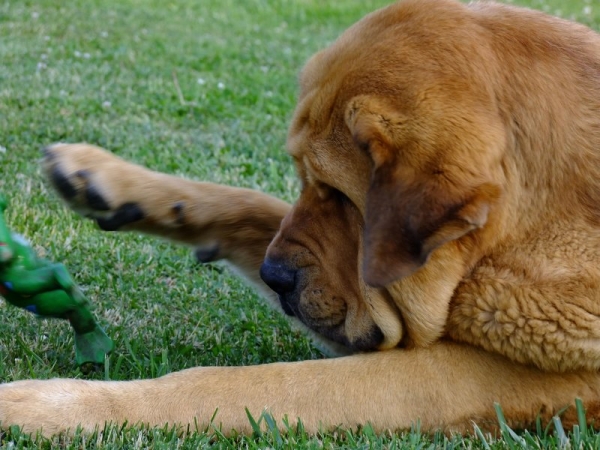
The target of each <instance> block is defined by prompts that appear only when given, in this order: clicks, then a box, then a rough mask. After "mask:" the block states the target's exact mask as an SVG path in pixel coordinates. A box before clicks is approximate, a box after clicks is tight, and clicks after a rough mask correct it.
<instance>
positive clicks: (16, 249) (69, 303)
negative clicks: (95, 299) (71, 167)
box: [0, 194, 114, 365]
mask: <svg viewBox="0 0 600 450" xmlns="http://www.w3.org/2000/svg"><path fill="white" fill-rule="evenodd" d="M6 206H7V202H6V199H5V198H4V197H3V196H2V195H1V194H0V295H1V296H2V297H4V298H5V299H6V300H7V301H8V303H11V304H13V305H15V306H18V307H20V308H23V309H26V310H27V311H29V312H32V313H34V314H37V315H39V316H42V317H55V318H59V319H66V320H68V321H69V323H70V324H71V326H72V327H73V329H74V330H75V361H76V362H77V364H78V365H82V364H85V363H96V364H101V363H103V362H104V359H105V357H106V354H107V353H109V352H110V351H112V349H113V347H114V344H113V342H112V340H111V339H110V338H109V337H108V336H107V335H106V334H105V333H104V331H103V330H102V328H100V327H99V326H98V324H97V323H96V321H95V320H94V317H93V316H92V313H91V312H90V310H89V309H88V301H87V299H86V298H85V296H84V295H83V293H82V292H81V290H80V289H79V288H78V287H77V285H76V284H75V282H74V281H73V279H72V278H71V276H70V275H69V272H67V269H66V268H65V266H64V265H62V264H55V263H51V262H49V261H46V260H44V259H41V258H39V257H38V256H37V255H36V254H35V252H34V251H33V249H32V248H31V246H30V245H29V243H28V242H27V241H26V240H25V239H24V238H23V237H22V236H20V235H18V234H14V233H11V231H10V230H9V229H8V226H7V225H6V222H5V221H4V211H5V209H6Z"/></svg>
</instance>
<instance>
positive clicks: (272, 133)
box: [0, 0, 600, 448]
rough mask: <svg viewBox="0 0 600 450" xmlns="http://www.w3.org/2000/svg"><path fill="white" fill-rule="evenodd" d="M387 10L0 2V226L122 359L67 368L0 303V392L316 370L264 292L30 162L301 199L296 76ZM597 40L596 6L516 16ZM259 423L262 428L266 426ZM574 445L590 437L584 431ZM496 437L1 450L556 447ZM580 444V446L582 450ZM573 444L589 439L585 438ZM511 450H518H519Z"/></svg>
mask: <svg viewBox="0 0 600 450" xmlns="http://www.w3.org/2000/svg"><path fill="white" fill-rule="evenodd" d="M385 3H387V2H386V1H385V0H361V1H358V0H338V1H336V2H327V1H321V0H297V1H286V0H244V1H237V0H202V1H197V0H180V1H163V0H160V1H159V0H144V1H142V0H119V1H117V0H105V1H100V0H96V1H90V0H78V1H74V0H73V1H68V2H66V1H58V0H39V1H31V0H24V1H10V2H9V1H4V0H0V174H1V175H0V192H4V193H5V194H6V195H7V196H8V198H9V200H10V209H9V210H8V212H7V218H8V220H9V223H10V224H11V226H12V227H13V228H14V229H15V230H16V231H17V232H19V233H21V234H24V235H26V236H27V237H28V239H29V240H30V241H31V242H32V243H33V244H34V246H35V248H36V249H37V250H38V251H39V252H40V254H42V255H44V256H46V257H48V258H50V259H53V260H56V261H61V262H64V263H65V264H66V265H67V266H68V267H69V269H70V271H71V272H72V273H73V275H74V276H75V278H76V279H77V281H78V282H79V283H80V284H81V286H82V287H83V288H84V289H85V290H86V293H87V295H88V297H89V298H90V300H91V301H92V302H93V303H94V305H95V312H96V314H97V316H98V318H99V320H100V321H101V323H102V324H103V326H104V327H105V328H106V330H107V332H108V333H109V334H110V336H111V337H112V338H113V339H114V340H115V342H116V344H117V347H116V350H115V352H114V353H113V354H112V355H111V357H110V359H109V360H108V361H107V363H106V367H105V368H104V370H99V371H95V372H91V373H82V372H81V371H80V370H79V369H77V368H76V367H75V366H74V362H73V340H72V336H71V331H70V329H69V327H68V325H67V324H66V323H63V322H60V321H47V320H37V319H35V318H34V317H33V316H31V315H29V314H27V313H24V312H22V311H21V310H18V309H16V308H13V307H9V306H7V305H5V304H4V303H2V302H1V301H0V315H1V316H2V322H1V323H2V325H1V326H0V381H3V382H4V381H11V380H18V379H24V378H31V377H35V378H48V377H55V376H61V377H64V376H68V377H85V378H96V379H103V378H109V379H113V380H121V379H131V378H146V377H154V376H158V375H161V374H164V373H167V372H170V371H175V370H179V369H183V368H186V367H192V366H196V365H244V364H255V363H266V362H272V361H292V360H303V359H309V358H320V357H322V355H321V354H320V353H319V351H318V350H316V349H315V348H313V347H312V346H311V344H310V342H308V341H307V340H306V339H305V338H304V337H303V336H302V335H299V334H298V333H296V332H294V331H292V330H291V329H290V327H289V326H288V324H287V323H286V321H285V320H284V319H283V318H282V317H280V316H278V315H277V314H274V313H272V312H271V311H270V310H269V309H268V308H267V307H266V306H264V305H263V304H262V302H261V301H260V299H259V298H258V297H257V295H256V294H255V293H254V292H253V291H252V290H250V289H249V288H247V287H246V286H245V285H244V284H243V283H242V282H240V281H239V280H238V279H237V278H235V277H233V276H232V275H231V274H229V273H228V272H227V270H225V269H223V268H222V267H221V266H218V265H198V264H196V263H195V261H194V259H193V258H192V256H191V254H190V252H189V250H186V249H184V248H180V247H175V246H172V245H170V244H168V243H164V242H160V241H156V240H154V239H151V238H148V237H143V236H140V235H135V234H117V235H115V234H105V233H100V232H98V231H97V230H96V229H95V227H94V226H93V224H91V223H89V222H87V221H84V220H82V219H80V218H78V217H77V216H75V215H74V214H73V213H71V212H69V211H68V210H67V209H66V208H65V207H64V206H63V205H62V204H61V203H60V202H59V201H58V200H57V198H56V196H55V195H54V194H53V193H52V192H50V191H49V189H48V187H47V186H46V184H45V183H44V181H43V179H42V177H41V175H40V173H39V169H38V159H39V153H38V151H39V148H40V147H42V146H44V145H47V144H49V143H52V142H56V141H61V140H63V141H69V142H77V141H87V142H92V143H95V144H98V145H102V146H105V147H107V148H109V149H111V150H113V151H114V152H116V153H117V154H119V155H121V156H123V157H125V158H127V159H131V160H134V161H137V162H139V163H141V164H145V165H147V166H149V167H151V168H153V169H156V170H161V171H165V172H169V173H174V174H178V175H182V176H188V177H193V178H196V179H202V180H210V181H215V182H223V183H228V184H233V185H237V186H246V187H250V188H255V189H260V190H263V191H267V192H271V193H273V194H276V195H278V196H280V197H282V198H285V199H288V200H293V199H294V198H295V196H296V195H297V191H298V185H297V183H296V180H295V174H294V172H293V169H292V168H291V165H290V159H289V158H288V156H287V155H286V154H285V152H284V143H285V136H286V127H287V123H288V120H289V118H290V114H291V111H292V110H293V107H294V101H295V95H296V85H295V84H296V76H297V72H298V71H299V69H300V68H301V66H302V64H303V62H304V61H305V60H306V59H307V58H308V57H309V56H310V55H311V54H312V53H313V52H315V51H316V50H318V49H320V48H323V47H324V46H326V45H327V44H328V43H329V42H331V41H332V40H333V39H335V37H336V36H337V35H339V33H340V32H341V31H342V30H343V29H344V28H346V27H347V26H349V25H350V24H351V23H353V22H354V21H356V20H357V19H358V18H360V17H361V16H362V15H364V14H365V13H366V12H368V11H371V10H373V9H375V8H377V7H379V6H383V5H384V4H385ZM519 3H521V4H526V5H529V6H531V7H533V8H537V9H543V10H546V11H548V12H551V13H555V14H560V15H562V16H564V17H570V18H574V19H576V20H579V21H581V22H583V23H585V24H587V25H590V26H592V27H594V28H596V29H598V28H599V26H600V6H598V5H597V4H595V2H594V1H593V0H592V1H589V0H588V1H585V0H583V1H581V0H547V1H540V0H531V1H529V2H525V1H522V2H519ZM268 419H269V418H263V420H267V424H269V422H268ZM576 431H577V433H578V434H577V436H579V437H577V436H576V435H575V434H573V435H569V436H567V437H566V439H571V443H572V444H577V446H579V443H580V442H583V443H584V444H585V445H587V446H590V447H591V446H595V442H596V441H598V440H599V435H597V434H594V433H592V432H590V431H588V432H584V431H585V430H576ZM520 437H521V439H525V440H524V441H519V440H518V439H517V440H515V439H514V438H513V437H511V435H510V433H508V431H506V432H505V433H504V434H503V436H499V437H498V438H497V439H496V438H492V437H490V436H486V437H483V436H482V435H479V434H474V435H473V436H471V437H464V438H463V437H458V436H457V437H454V438H447V437H443V436H438V435H436V436H423V435H421V434H420V433H419V432H418V430H413V432H411V433H404V434H397V435H376V434H375V433H373V432H372V431H371V430H370V429H369V428H365V429H362V430H338V431H337V432H335V433H328V434H321V435H318V436H308V435H306V433H303V432H302V430H289V431H288V432H287V433H284V434H283V435H279V434H278V433H276V432H274V431H272V432H266V433H263V434H262V435H260V436H258V435H255V436H252V437H248V438H244V437H232V438H228V439H226V438H224V437H220V436H219V435H215V434H213V433H194V434H191V435H189V436H187V437H185V438H183V437H181V436H179V435H177V434H176V433H174V432H173V430H169V429H162V430H145V429H141V428H136V427H129V428H127V427H126V428H123V429H119V428H112V429H110V430H106V433H104V434H102V435H95V436H91V437H90V436H75V437H74V438H64V437H63V438H54V439H53V440H44V439H42V438H36V437H29V436H26V435H22V434H20V433H19V431H18V430H16V429H12V430H11V431H9V432H8V433H7V434H5V436H4V437H3V438H0V439H1V440H0V446H2V447H6V448H28V447H41V448H50V447H52V446H54V445H56V446H67V447H70V448H87V447H97V448H115V447H128V448H145V447H153V448H175V447H177V448H198V447H199V446H208V445H215V446H219V447H237V446H242V447H249V448H255V447H259V448H262V447H265V446H271V447H289V448H296V447H337V446H346V447H351V448H365V447H389V448H393V447H403V446H408V447H414V448H435V447H442V446H443V447H447V448H454V447H461V448H462V447H469V448H471V447H473V448H521V447H520V446H521V445H522V444H523V442H525V443H526V444H527V445H537V446H539V447H541V448H546V447H548V448H552V447H555V446H559V445H561V444H560V443H561V440H560V438H561V436H560V433H557V432H555V431H553V430H551V431H547V432H544V431H543V430H542V431H540V432H539V433H536V434H535V435H529V437H528V435H527V434H525V435H520ZM576 439H580V440H576ZM581 439H583V440H581ZM515 446H516V447H515Z"/></svg>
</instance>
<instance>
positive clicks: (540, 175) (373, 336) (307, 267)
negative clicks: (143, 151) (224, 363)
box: [0, 0, 600, 433]
mask: <svg viewBox="0 0 600 450" xmlns="http://www.w3.org/2000/svg"><path fill="white" fill-rule="evenodd" d="M288 150H289V152H290V154H291V155H292V157H293V158H294V161H295V163H296V166H297V169H298V173H299V176H300V179H301V181H302V194H301V196H300V198H299V200H298V201H297V203H296V204H295V205H294V206H293V207H290V206H288V205H287V204H285V203H283V202H281V201H279V200H276V199H274V198H272V197H269V196H267V195H264V194H261V193H258V192H253V191H248V190H243V189H237V188H232V187H226V186H219V185H214V184H208V183H197V182H192V181H186V180H183V179H179V178H175V177H171V176H168V175H164V174H159V173H155V172H151V171H149V170H147V169H144V168H141V167H138V166H134V165H132V164H129V163H127V162H124V161H122V160H120V159H118V158H116V157H115V156H113V155H111V154H109V153H107V152H105V151H103V150H100V149H97V148H94V147H91V146H87V145H55V146H53V147H51V148H49V149H48V150H47V153H46V158H45V169H46V170H47V172H48V174H49V176H50V177H51V179H52V180H53V182H54V184H55V186H56V187H57V189H58V190H59V191H60V192H61V193H62V195H63V197H65V199H66V200H67V201H68V202H69V203H70V204H71V206H72V207H73V208H76V209H78V210H83V211H84V212H85V214H87V215H90V216H92V217H96V219H97V221H98V223H99V225H100V226H101V227H102V228H104V229H111V230H115V229H119V230H141V231H144V232H147V233H151V234H155V235H160V236H163V237H166V238H170V239H174V240H177V241H180V242H184V243H187V244H191V245H194V246H196V247H197V248H198V251H197V253H198V256H199V258H200V259H202V260H205V261H209V260H215V259H226V260H228V261H229V262H230V263H232V264H233V265H235V266H237V267H238V268H239V269H240V270H241V271H242V272H243V273H245V275H246V276H247V277H248V278H249V279H250V280H251V281H254V282H256V283H258V284H259V285H260V284H261V283H262V282H261V281H260V279H259V278H258V274H259V267H260V273H261V275H262V278H263V280H264V281H265V283H266V284H268V285H269V286H271V287H272V288H273V289H274V290H275V291H276V292H277V293H278V296H279V301H280V305H281V307H282V308H283V310H284V312H286V313H287V314H288V315H290V316H293V317H294V318H295V319H296V320H299V321H300V322H302V323H303V324H304V325H305V326H306V327H308V328H309V329H311V330H313V331H315V332H316V333H318V334H319V335H321V336H324V337H325V338H326V339H327V340H329V341H331V342H333V343H337V345H340V344H341V345H342V346H344V347H347V348H349V349H351V350H355V351H363V352H364V351H371V350H381V351H377V352H372V353H358V354H355V355H353V356H348V357H343V358H335V359H329V360H322V361H305V362H300V363H281V364H272V365H263V366H256V367H236V368H195V369H190V370H185V371H182V372H178V373H173V374H171V375H167V376H165V377H162V378H158V379H155V380H145V381H131V382H94V381H92V382H90V381H81V380H50V381H23V382H16V383H10V384H6V385H3V386H1V387H0V420H1V421H2V423H3V424H4V425H8V424H19V425H24V427H25V429H26V430H34V429H38V428H40V427H41V428H43V429H44V431H45V432H46V433H52V432H56V431H59V430H64V429H67V428H71V429H74V428H75V427H76V426H77V425H82V426H83V427H85V428H86V429H93V428H94V427H95V426H98V425H102V424H103V423H104V422H105V421H111V422H117V423H121V422H123V421H125V420H127V421H128V422H129V423H136V422H144V423H148V424H150V425H160V424H164V423H171V424H174V423H177V424H183V425H187V424H196V423H197V424H198V425H200V426H203V425H206V424H207V423H208V422H209V421H210V419H211V417H212V416H213V413H214V412H215V410H216V409H217V408H218V414H217V416H216V419H215V423H217V424H221V425H222V428H223V430H225V431H229V430H231V429H236V430H238V431H248V429H249V424H248V420H247V418H246V413H245V411H244V408H245V407H248V409H249V410H250V412H251V413H252V414H254V415H258V414H260V413H261V412H262V411H263V410H268V411H269V412H271V413H272V414H273V415H274V416H275V417H276V418H277V419H279V418H281V417H282V416H283V415H285V414H287V415H288V416H289V418H290V419H292V422H293V420H294V419H296V418H297V417H300V418H301V419H302V420H303V423H304V424H305V426H306V428H307V429H308V430H311V431H315V430H317V429H318V428H319V427H320V426H322V427H325V428H328V427H333V426H337V425H342V426H345V427H347V426H354V425H357V424H364V423H367V422H370V423H371V424H372V425H373V426H374V427H375V428H376V429H377V430H382V429H400V428H408V427H410V426H411V424H413V423H415V422H416V421H417V420H420V421H421V426H422V428H424V429H427V430H433V429H437V428H441V429H444V430H459V431H462V430H469V429H471V426H472V421H476V422H477V423H478V424H480V426H493V424H494V423H495V419H494V417H495V415H494V411H493V403H494V402H499V403H500V404H501V405H502V407H503V409H504V412H505V415H506V416H507V419H508V422H509V424H511V425H513V426H528V425H530V424H531V423H532V422H533V421H534V420H535V419H536V416H537V415H538V414H541V415H542V417H544V418H546V419H547V418H548V417H549V416H550V415H552V414H555V413H556V412H557V411H559V410H561V409H562V408H563V407H565V406H566V405H569V404H571V403H572V402H573V400H574V399H575V398H576V397H580V398H581V399H583V401H584V404H585V406H586V408H587V412H588V419H590V420H598V419H600V402H599V401H600V374H599V373H598V370H599V369H600V37H599V36H598V35H597V34H595V33H593V32H592V31H590V30H589V29H587V28H585V27H583V26H581V25H577V24H574V23H571V22H567V21H564V20H560V19H556V18H552V17H548V16H546V15H543V14H541V13H538V12H533V11H529V10H524V9H518V8H513V7H508V6H502V5H497V4H491V3H474V4H470V5H463V4H460V3H456V2H453V1H450V0H438V1H434V0H407V1H404V2H401V3H398V4H396V5H392V6H390V7H388V8H386V9H383V10H380V11H377V12H375V13H373V14H371V15H369V16H367V17H366V18H364V19H363V20H361V21H360V22H358V23H357V24H356V25H354V26H353V27H351V28H350V29H349V30H348V31H347V32H346V33H344V34H343V35H342V36H341V37H340V38H339V40H338V41H337V42H335V43H334V44H333V45H332V46H331V47H330V48H328V49H326V50H324V51H323V52H320V53H318V54H317V55H316V56H314V57H313V58H312V59H311V60H310V61H309V62H308V64H307V65H306V67H305V69H304V71H303V72H302V76H301V92H300V98H299V102H298V107H297V109H296V113H295V116H294V118H293V121H292V124H291V127H290V133H289V140H288ZM232 205H235V207H232ZM282 219H283V222H281V220H282ZM280 222H281V226H280ZM269 243H270V244H269ZM267 246H268V249H267ZM265 251H267V256H266V258H265V260H264V263H263V255H264V254H265ZM261 263H262V267H261ZM263 287H264V285H263ZM267 296H269V295H268V294H267ZM271 299H273V300H274V299H275V297H271ZM574 418H575V415H574V413H573V408H571V409H570V410H568V411H567V413H566V416H565V417H564V419H563V422H564V423H565V424H567V425H568V424H569V423H571V421H572V420H574Z"/></svg>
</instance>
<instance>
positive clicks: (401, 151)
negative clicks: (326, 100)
mask: <svg viewBox="0 0 600 450" xmlns="http://www.w3.org/2000/svg"><path fill="white" fill-rule="evenodd" d="M345 119H346V124H347V126H348V128H349V129H350V132H351V133H352V136H353V139H354V141H355V142H356V144H357V145H358V146H359V147H360V148H361V149H363V150H365V151H368V152H369V154H370V156H371V159H372V160H373V169H372V170H373V171H372V174H371V182H370V186H369V190H368V192H367V197H366V208H365V229H364V241H363V242H364V252H363V255H364V260H363V275H364V279H365V282H366V283H367V284H369V285H371V286H374V287H383V286H386V285H388V284H390V283H391V282H393V281H395V280H398V279H400V278H403V277H406V276H409V275H411V274H412V273H414V272H415V271H417V270H418V269H419V268H420V267H421V266H422V265H423V264H425V262H426V261H427V259H428V257H429V255H430V254H431V252H432V251H434V250H435V249H436V248H438V247H440V246H441V245H443V244H445V243H447V242H450V241H454V240H456V239H458V238H460V237H462V236H464V235H466V234H467V233H469V232H471V231H473V230H475V229H477V228H481V227H483V226H484V225H485V224H486V222H487V218H488V212H489V209H490V206H491V205H492V203H494V202H495V200H496V199H497V198H498V196H499V188H498V187H497V186H495V185H492V184H489V183H483V184H480V185H479V186H476V187H471V188H465V187H460V186H456V185H455V184H452V183H448V180H447V179H444V176H443V174H436V173H435V172H434V171H433V172H432V173H430V174H427V173H425V172H426V170H424V168H423V167H424V166H425V167H426V164H424V163H425V162H426V161H424V160H426V159H427V158H429V157H431V155H430V154H424V153H423V151H418V149H417V151H415V146H416V145H418V143H415V142H413V141H414V139H411V137H410V135H409V133H410V132H411V131H410V129H409V127H410V123H409V122H408V120H407V118H406V117H405V116H403V115H402V114H401V113H398V112H396V111H394V110H393V108H390V107H389V106H388V105H384V104H382V103H381V102H380V101H378V100H377V99H374V98H372V97H368V96H359V97H356V98H354V99H352V100H351V101H350V103H349V105H348V107H347V109H346V116H345Z"/></svg>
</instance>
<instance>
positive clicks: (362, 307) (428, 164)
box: [261, 0, 505, 350]
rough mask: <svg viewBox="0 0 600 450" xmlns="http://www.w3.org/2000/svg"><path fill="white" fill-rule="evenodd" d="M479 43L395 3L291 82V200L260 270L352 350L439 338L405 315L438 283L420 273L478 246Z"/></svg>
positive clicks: (456, 27) (462, 12) (451, 24)
mask: <svg viewBox="0 0 600 450" xmlns="http://www.w3.org/2000/svg"><path fill="white" fill-rule="evenodd" d="M477 34H478V30H477V28H476V27H475V26H474V25H473V24H472V23H471V21H470V19H469V16H468V11H467V10H466V9H465V8H464V7H463V6H462V5H460V4H455V3H450V2H448V3H446V2H423V1H421V0H418V1H409V2H404V3H401V4H397V5H393V6H391V7H388V8H386V9H383V10H380V11H378V12H375V13H373V14H371V15H369V16H367V17H366V18H365V19H363V20H362V21H360V22H358V23H357V24H356V25H354V26H353V27H352V28H350V29H349V30H348V31H347V32H346V33H345V34H343V35H342V36H341V37H340V39H338V41H336V43H334V44H333V45H332V46H331V47H330V48H328V49H326V50H324V51H322V52H320V53H318V54H317V55H315V56H314V57H313V58H312V59H311V60H310V61H309V62H308V63H307V65H306V67H305V68H304V70H303V72H302V74H301V77H300V95H299V101H298V106H297V108H296V111H295V115H294V117H293V120H292V123H291V127H290V131H289V137H288V144H287V145H288V151H289V153H290V154H291V155H292V157H293V158H294V160H295V163H296V166H297V170H298V174H299V177H300V179H301V182H302V191H301V195H300V198H299V199H298V201H297V203H296V204H295V206H294V207H293V209H292V211H291V212H290V213H289V215H288V216H287V217H286V218H285V219H284V220H283V223H282V225H281V229H280V231H279V233H278V235H277V236H276V238H275V239H274V240H273V242H272V243H271V245H270V247H269V249H268V251H267V255H266V259H265V262H264V264H263V267H262V269H261V274H262V276H263V279H264V280H265V282H266V283H267V284H269V285H270V286H272V287H273V288H274V290H275V291H276V292H277V293H278V294H279V296H280V299H281V303H282V306H283V308H284V310H285V311H286V312H287V313H288V314H290V315H294V316H297V317H298V318H299V319H300V320H301V321H302V322H304V323H305V324H306V325H307V326H308V327H309V328H311V329H313V330H315V331H316V332H318V333H321V334H323V335H325V336H326V337H328V338H330V339H333V340H334V341H337V342H340V343H343V344H344V345H346V346H348V347H350V348H351V349H353V350H375V349H385V348H391V347H394V346H397V345H398V344H399V343H400V342H401V341H402V340H403V339H404V338H407V339H408V340H412V341H417V342H427V341H430V340H431V339H433V338H435V337H438V336H439V334H440V333H442V332H443V329H442V330H438V331H436V332H437V336H427V337H425V336H421V337H419V336H416V335H415V333H417V334H418V332H415V331H414V330H411V328H412V326H411V324H413V323H415V321H418V320H421V319H422V320H424V321H427V319H428V318H427V317H421V318H420V317H411V318H410V320H408V319H407V318H406V317H405V316H406V311H404V305H406V304H407V302H409V301H413V299H412V297H414V298H416V299H417V300H418V301H421V300H422V301H425V302H426V301H427V299H419V298H418V297H419V296H418V295H416V296H415V295H413V294H414V292H416V291H418V290H419V289H420V287H419V286H420V285H422V284H423V283H428V282H432V283H433V282H438V280H431V279H429V278H428V277H430V276H429V275H428V276H426V277H421V278H418V277H417V276H418V274H419V273H420V272H421V271H422V270H423V268H424V267H426V266H428V264H430V262H431V260H432V259H435V257H436V254H442V253H443V252H441V251H440V250H441V249H443V248H446V249H450V250H451V252H450V254H451V255H452V258H454V259H456V261H454V260H453V259H450V264H456V265H457V266H461V267H463V266H464V267H467V266H468V265H469V264H470V263H472V261H471V260H472V259H473V258H474V256H473V255H475V254H476V253H477V251H476V250H477V249H478V248H480V247H482V246H484V245H485V241H486V239H488V236H489V233H488V234H486V233H485V232H484V230H486V229H489V223H490V220H491V218H493V214H494V210H495V208H496V207H497V204H498V199H499V198H500V196H501V185H502V179H501V178H502V175H501V174H502V171H501V169H500V165H501V160H502V156H503V148H504V141H505V138H504V136H503V128H502V126H501V125H500V122H499V119H498V116H497V112H496V111H497V108H496V106H495V103H494V102H495V100H494V92H493V89H491V88H490V85H491V84H492V83H491V82H490V79H492V78H493V77H494V76H495V74H494V73H493V71H490V72H489V73H486V70H487V69H488V68H490V67H494V61H493V55H491V54H489V53H490V52H489V50H488V49H487V48H486V47H485V45H484V44H483V43H482V42H481V41H478V38H480V36H478V35H477ZM490 58H491V60H490ZM482 61H485V64H482ZM446 256H447V255H446ZM446 260H448V258H446ZM434 276H436V277H437V276H439V277H440V282H442V283H443V279H444V273H443V272H442V273H437V274H434ZM415 277H416V278H415ZM407 280H408V281H407ZM410 280H413V281H412V282H411V281H410ZM402 283H404V284H402ZM452 283H455V281H452ZM407 290H411V292H413V294H410V295H408V294H409V293H407V295H406V296H405V297H407V298H402V297H403V295H404V292H407ZM408 297H411V298H408ZM446 307H447V305H446ZM436 326H437V325H436ZM442 328H443V326H442ZM436 332H434V333H433V334H435V333H436Z"/></svg>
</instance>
